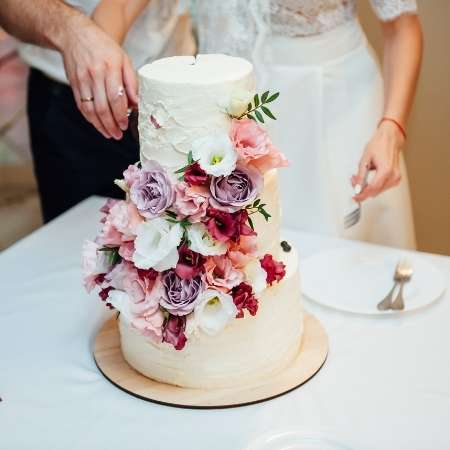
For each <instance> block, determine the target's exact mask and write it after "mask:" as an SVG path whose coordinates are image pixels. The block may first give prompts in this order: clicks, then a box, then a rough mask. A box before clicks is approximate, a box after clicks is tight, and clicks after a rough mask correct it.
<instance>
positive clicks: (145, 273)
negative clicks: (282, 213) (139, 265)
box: [137, 269, 158, 281]
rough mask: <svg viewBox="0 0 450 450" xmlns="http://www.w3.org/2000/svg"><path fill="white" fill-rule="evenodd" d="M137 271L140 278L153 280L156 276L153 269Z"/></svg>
mask: <svg viewBox="0 0 450 450" xmlns="http://www.w3.org/2000/svg"><path fill="white" fill-rule="evenodd" d="M137 273H138V275H139V278H140V279H141V280H148V281H154V280H156V278H157V277H158V272H157V271H156V270H155V269H137Z"/></svg>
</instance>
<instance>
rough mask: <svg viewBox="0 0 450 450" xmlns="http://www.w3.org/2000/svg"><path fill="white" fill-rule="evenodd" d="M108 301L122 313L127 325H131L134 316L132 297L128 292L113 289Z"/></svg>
mask: <svg viewBox="0 0 450 450" xmlns="http://www.w3.org/2000/svg"><path fill="white" fill-rule="evenodd" d="M106 301H107V302H109V303H111V305H113V306H114V308H115V309H117V311H119V312H120V315H121V317H122V319H124V320H125V323H127V324H128V323H131V321H132V320H133V314H132V313H131V309H130V296H129V295H128V294H127V293H126V292H124V291H120V290H119V289H112V290H110V291H109V294H108V298H107V299H106Z"/></svg>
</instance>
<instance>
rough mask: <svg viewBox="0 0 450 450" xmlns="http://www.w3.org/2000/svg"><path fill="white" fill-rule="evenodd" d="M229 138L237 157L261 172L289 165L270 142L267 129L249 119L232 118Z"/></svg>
mask: <svg viewBox="0 0 450 450" xmlns="http://www.w3.org/2000/svg"><path fill="white" fill-rule="evenodd" d="M230 138H231V140H232V142H233V145H234V147H235V148H236V151H237V152H238V154H239V159H240V160H241V161H243V162H244V163H245V164H249V165H251V166H253V167H255V168H257V169H258V170H259V171H260V172H261V173H266V172H267V171H269V170H271V169H276V168H279V167H286V166H288V165H289V163H288V161H287V159H286V158H285V156H284V155H283V154H282V153H280V152H279V151H278V150H277V149H276V148H275V147H274V145H273V144H272V141H271V140H270V138H269V135H268V134H267V131H266V130H265V129H264V128H263V127H262V126H261V125H259V124H258V123H257V122H255V121H254V120H251V119H240V120H237V119H233V121H232V124H231V131H230Z"/></svg>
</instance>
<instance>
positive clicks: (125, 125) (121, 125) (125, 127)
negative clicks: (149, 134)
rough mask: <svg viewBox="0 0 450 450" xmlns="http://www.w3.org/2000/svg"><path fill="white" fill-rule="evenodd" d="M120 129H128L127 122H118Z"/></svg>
mask: <svg viewBox="0 0 450 450" xmlns="http://www.w3.org/2000/svg"><path fill="white" fill-rule="evenodd" d="M119 125H120V129H121V130H122V131H126V130H127V129H128V122H120V124H119Z"/></svg>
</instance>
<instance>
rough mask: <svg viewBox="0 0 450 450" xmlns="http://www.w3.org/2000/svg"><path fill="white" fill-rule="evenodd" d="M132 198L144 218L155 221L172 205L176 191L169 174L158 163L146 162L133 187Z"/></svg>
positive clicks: (131, 190) (131, 189)
mask: <svg viewBox="0 0 450 450" xmlns="http://www.w3.org/2000/svg"><path fill="white" fill-rule="evenodd" d="M130 197H131V200H132V201H133V203H134V204H135V205H136V207H137V209H138V210H139V212H140V213H141V214H142V215H143V216H144V217H147V218H149V219H154V218H155V217H158V216H159V215H160V214H162V213H163V212H164V211H165V210H166V209H167V208H169V206H170V205H172V203H173V201H174V198H175V191H174V189H173V186H172V183H171V181H170V179H169V176H168V175H167V172H166V171H165V170H164V169H163V168H162V167H161V166H160V165H159V164H158V163H157V162H156V161H146V162H144V164H143V166H142V170H140V172H139V177H138V178H137V179H136V180H135V181H134V182H133V184H132V185H131V188H130Z"/></svg>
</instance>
